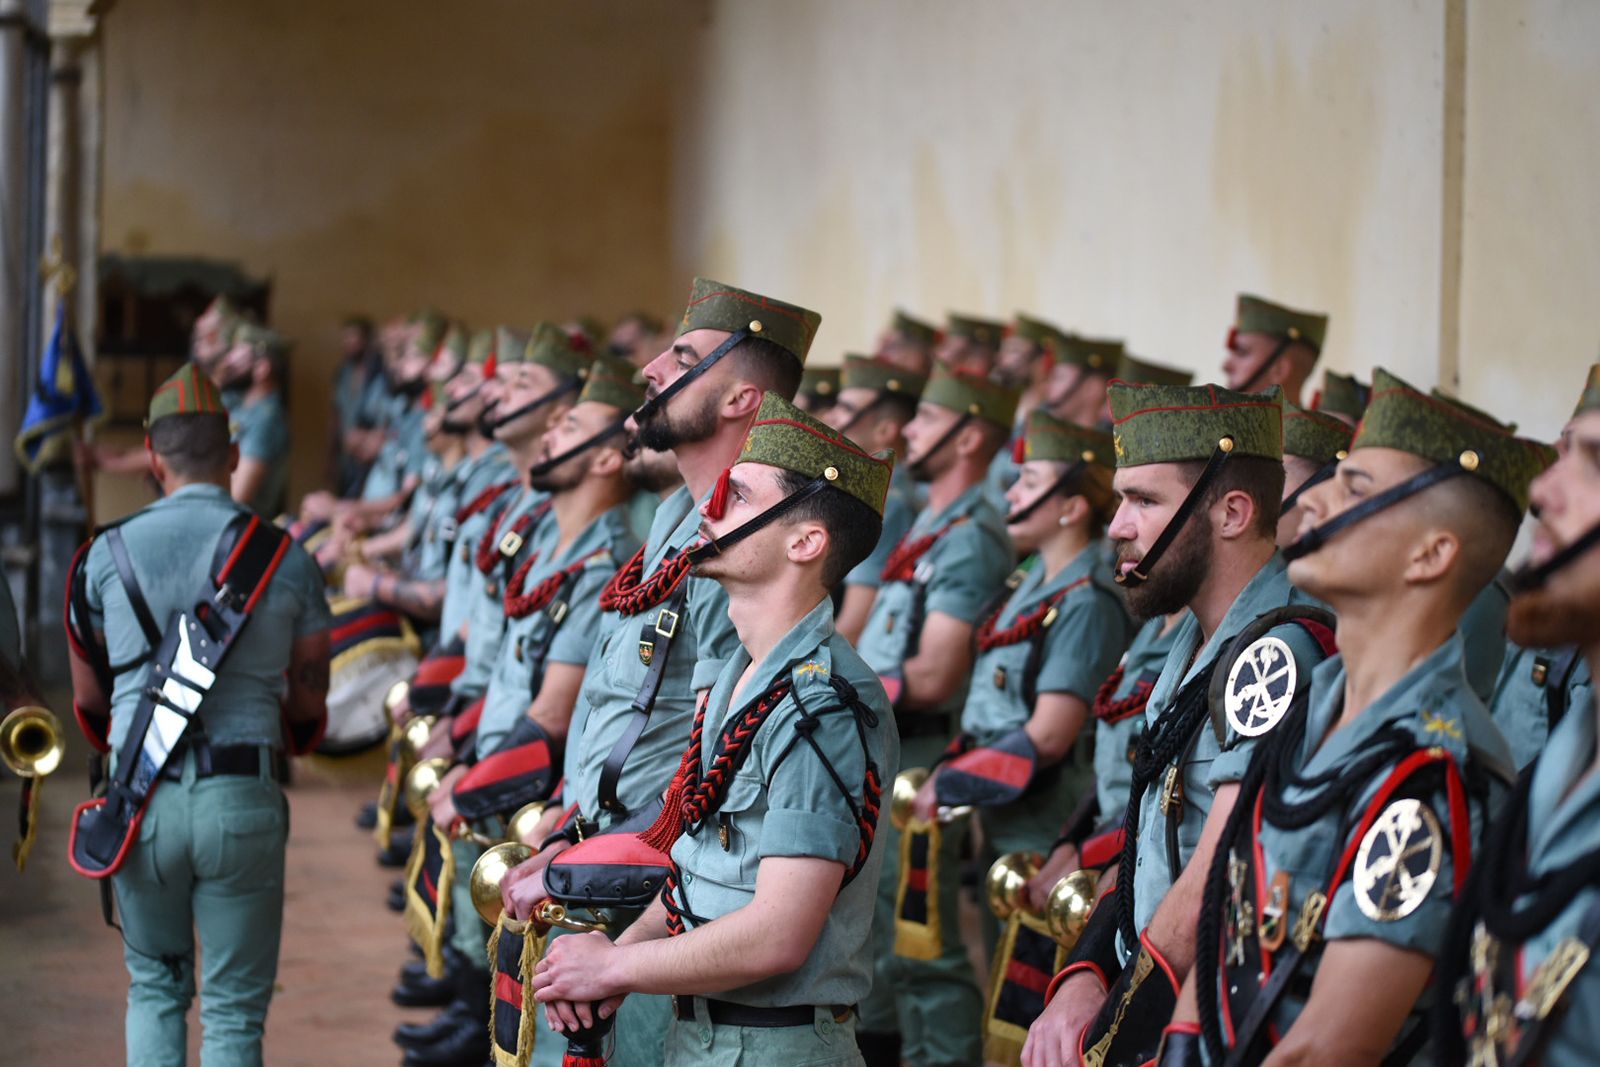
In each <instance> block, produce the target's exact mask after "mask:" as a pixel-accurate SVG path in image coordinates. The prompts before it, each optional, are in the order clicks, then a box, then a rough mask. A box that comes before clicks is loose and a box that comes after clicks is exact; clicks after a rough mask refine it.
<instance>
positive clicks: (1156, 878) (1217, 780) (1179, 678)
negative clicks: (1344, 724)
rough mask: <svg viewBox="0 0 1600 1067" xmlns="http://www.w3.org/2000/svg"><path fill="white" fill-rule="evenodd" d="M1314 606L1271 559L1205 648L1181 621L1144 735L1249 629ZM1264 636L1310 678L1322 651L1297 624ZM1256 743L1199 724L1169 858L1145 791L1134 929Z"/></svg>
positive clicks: (1146, 918)
mask: <svg viewBox="0 0 1600 1067" xmlns="http://www.w3.org/2000/svg"><path fill="white" fill-rule="evenodd" d="M1314 603H1315V602H1314V601H1312V600H1311V599H1310V598H1309V597H1307V596H1306V595H1305V594H1304V593H1301V592H1300V591H1299V590H1297V589H1296V588H1295V587H1294V586H1292V585H1290V584H1289V575H1288V571H1287V568H1286V566H1285V564H1284V562H1283V557H1281V556H1279V555H1276V554H1274V555H1273V557H1272V558H1271V559H1270V560H1268V561H1267V563H1266V564H1265V565H1264V566H1263V567H1262V568H1261V570H1259V571H1258V572H1256V575H1255V577H1253V578H1251V579H1250V581H1249V582H1248V583H1246V585H1245V587H1244V589H1243V590H1242V591H1241V592H1240V593H1239V596H1238V598H1237V599H1236V600H1234V602H1233V605H1232V606H1231V607H1230V608H1229V609H1228V611H1227V614H1225V615H1224V616H1223V618H1222V623H1221V625H1220V626H1218V627H1217V632H1216V633H1214V634H1212V635H1211V638H1210V640H1208V641H1206V642H1205V645H1204V647H1203V648H1202V647H1200V645H1201V635H1200V624H1199V623H1198V622H1197V621H1196V620H1195V617H1194V616H1193V615H1189V616H1187V617H1185V618H1184V620H1183V621H1182V622H1180V623H1179V624H1178V626H1177V630H1176V636H1175V637H1174V638H1173V642H1172V652H1171V654H1170V655H1169V656H1168V657H1167V662H1166V666H1165V667H1163V668H1162V671H1161V677H1160V678H1159V679H1158V680H1157V681H1156V686H1155V689H1154V690H1152V691H1151V694H1150V702H1149V704H1147V705H1146V706H1145V728H1146V729H1147V730H1148V729H1149V728H1150V727H1151V726H1152V725H1153V724H1154V723H1155V722H1156V721H1157V720H1158V719H1159V718H1160V717H1161V715H1163V714H1164V713H1166V712H1167V711H1168V710H1169V709H1170V708H1172V707H1173V706H1174V705H1175V704H1176V701H1177V698H1178V695H1179V693H1180V692H1181V691H1182V688H1183V686H1184V685H1185V684H1187V683H1188V682H1189V681H1191V680H1192V679H1194V678H1196V677H1197V676H1198V675H1199V674H1200V673H1201V672H1205V673H1207V674H1209V673H1210V671H1211V669H1212V667H1213V665H1215V664H1217V658H1218V657H1219V656H1220V655H1221V654H1222V650H1223V649H1224V648H1225V647H1227V646H1228V645H1229V644H1231V643H1232V641H1233V639H1234V638H1235V637H1237V636H1238V635H1239V634H1240V633H1241V632H1243V630H1244V628H1245V627H1246V626H1248V625H1250V624H1251V623H1252V622H1254V621H1255V620H1256V619H1257V618H1259V617H1260V616H1262V615H1264V614H1266V613H1267V612H1269V611H1271V610H1272V609H1274V608H1279V607H1283V606H1285V605H1288V604H1314ZM1266 636H1269V637H1275V638H1278V639H1279V640H1281V641H1283V642H1284V644H1286V645H1288V646H1289V652H1290V655H1292V656H1293V657H1294V661H1295V669H1296V673H1297V676H1298V678H1299V680H1300V683H1301V684H1304V683H1305V681H1306V679H1308V678H1310V676H1311V668H1312V667H1314V666H1315V665H1316V664H1318V663H1320V662H1321V661H1322V659H1323V654H1322V649H1321V646H1320V645H1318V644H1317V642H1316V641H1315V639H1313V638H1312V637H1311V635H1310V634H1308V633H1307V632H1306V631H1305V630H1304V629H1303V628H1302V627H1301V626H1299V625H1297V624H1295V623H1287V624H1285V625H1282V626H1278V627H1276V628H1274V629H1272V630H1269V631H1268V632H1267V634H1266ZM1197 649H1198V652H1197V651H1196V650H1197ZM1191 658H1192V659H1193V664H1192V665H1191V664H1190V660H1191ZM1219 669H1220V668H1219ZM1258 741H1259V738H1251V737H1241V736H1239V735H1238V734H1236V733H1235V732H1234V730H1233V728H1232V727H1231V726H1227V725H1226V721H1225V720H1224V735H1223V738H1222V739H1221V740H1220V741H1219V740H1218V738H1217V735H1216V732H1215V731H1214V730H1213V728H1212V726H1211V723H1210V722H1209V721H1207V722H1205V723H1202V724H1201V725H1200V727H1199V730H1198V732H1197V734H1196V737H1195V740H1194V743H1193V744H1192V745H1191V746H1190V747H1189V749H1188V750H1187V753H1188V754H1187V757H1186V758H1185V760H1184V763H1183V773H1182V781H1183V809H1182V817H1181V819H1180V821H1179V823H1178V828H1177V829H1178V832H1177V852H1176V855H1172V854H1169V852H1170V850H1169V847H1168V833H1167V818H1168V816H1167V815H1165V814H1163V813H1162V811H1161V786H1162V783H1161V782H1160V781H1157V782H1154V783H1152V784H1151V785H1149V786H1148V787H1147V788H1146V791H1145V795H1144V798H1143V801H1142V803H1141V804H1140V808H1139V842H1138V859H1137V862H1136V864H1135V867H1134V880H1133V909H1134V923H1135V925H1136V926H1137V927H1138V928H1139V929H1141V930H1142V929H1144V928H1145V927H1146V926H1147V925H1149V923H1150V919H1151V917H1152V916H1154V915H1155V912H1156V906H1157V905H1159V904H1160V903H1161V898H1162V897H1164V896H1166V893H1167V890H1168V889H1170V888H1172V883H1173V882H1174V881H1176V880H1177V876H1178V875H1179V874H1180V873H1182V871H1183V867H1184V865H1185V864H1187V863H1188V862H1189V857H1190V856H1192V855H1194V850H1195V848H1196V847H1197V846H1198V845H1199V843H1200V831H1201V830H1202V828H1203V827H1204V826H1205V821H1206V816H1207V815H1208V814H1210V812H1211V801H1212V798H1213V797H1215V796H1216V792H1217V788H1218V787H1219V786H1221V785H1224V784H1226V783H1228V782H1237V781H1239V780H1240V779H1241V778H1243V777H1244V774H1245V770H1246V769H1247V768H1248V767H1249V765H1250V757H1251V756H1252V755H1254V754H1255V750H1256V747H1257V742H1258Z"/></svg>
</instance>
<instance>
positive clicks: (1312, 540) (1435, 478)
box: [1283, 463, 1467, 561]
mask: <svg viewBox="0 0 1600 1067" xmlns="http://www.w3.org/2000/svg"><path fill="white" fill-rule="evenodd" d="M1466 473H1467V469H1466V468H1465V467H1463V466H1461V464H1459V463H1440V464H1438V465H1436V466H1433V467H1429V468H1428V469H1427V470H1425V471H1423V472H1422V473H1421V474H1417V475H1413V476H1412V477H1410V478H1407V479H1406V480H1405V481H1403V482H1401V483H1400V484H1399V485H1396V486H1391V487H1390V488H1388V489H1385V490H1384V491H1383V492H1381V493H1379V494H1378V495H1377V496H1374V497H1368V498H1367V499H1366V500H1363V501H1362V502H1361V503H1359V504H1357V505H1356V506H1355V507H1352V508H1349V509H1348V510H1346V511H1341V512H1340V513H1339V514H1337V515H1335V516H1334V517H1333V518H1331V519H1329V520H1328V521H1327V522H1325V523H1323V524H1322V525H1320V526H1317V527H1315V528H1313V529H1311V530H1309V531H1307V532H1306V533H1305V534H1304V535H1303V536H1301V537H1300V539H1299V540H1297V541H1295V542H1294V543H1293V544H1292V545H1289V546H1288V547H1287V548H1285V549H1284V550H1283V558H1284V559H1286V560H1290V561H1293V560H1297V559H1300V558H1302V557H1304V556H1309V555H1310V554H1311V553H1313V552H1315V551H1317V549H1319V548H1321V547H1322V546H1323V545H1325V544H1327V543H1328V541H1329V540H1331V539H1332V538H1333V537H1334V535H1335V534H1338V533H1339V532H1340V531H1342V530H1346V529H1348V528H1350V527H1351V526H1354V525H1355V524H1356V523H1358V522H1361V521H1363V520H1364V519H1370V518H1371V517H1372V516H1374V515H1376V514H1377V513H1378V512H1380V511H1382V510H1383V509H1385V508H1388V507H1393V506H1394V505H1395V504H1398V503H1400V501H1402V500H1405V499H1408V498H1409V497H1413V496H1416V495H1417V494H1418V493H1420V492H1422V491H1423V490H1424V489H1431V488H1432V487H1433V486H1436V485H1438V484H1439V483H1440V482H1444V481H1449V480H1450V479H1451V478H1457V477H1460V476H1461V475H1464V474H1466Z"/></svg>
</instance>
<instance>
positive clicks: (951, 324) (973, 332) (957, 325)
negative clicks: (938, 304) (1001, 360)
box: [944, 311, 1006, 348]
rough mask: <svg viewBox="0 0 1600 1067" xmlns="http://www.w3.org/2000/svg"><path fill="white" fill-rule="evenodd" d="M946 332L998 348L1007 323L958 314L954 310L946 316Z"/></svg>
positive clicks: (974, 342)
mask: <svg viewBox="0 0 1600 1067" xmlns="http://www.w3.org/2000/svg"><path fill="white" fill-rule="evenodd" d="M944 332H945V334H946V335H948V336H951V337H962V338H965V339H966V340H968V341H971V342H972V343H973V344H976V345H983V346H984V347H985V348H996V347H998V346H999V344H1000V339H1001V338H1002V337H1004V336H1005V334H1006V324H1005V323H1003V322H995V321H994V320H993V319H980V318H978V317H976V316H974V315H958V314H956V313H955V312H953V311H952V312H950V313H949V314H948V315H946V316H945V327H944Z"/></svg>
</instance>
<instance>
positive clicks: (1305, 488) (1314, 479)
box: [1278, 452, 1344, 515]
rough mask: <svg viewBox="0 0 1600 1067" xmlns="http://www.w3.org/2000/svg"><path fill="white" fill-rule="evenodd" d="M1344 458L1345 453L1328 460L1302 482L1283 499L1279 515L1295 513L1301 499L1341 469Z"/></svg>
mask: <svg viewBox="0 0 1600 1067" xmlns="http://www.w3.org/2000/svg"><path fill="white" fill-rule="evenodd" d="M1343 458H1344V453H1343V452H1341V453H1339V455H1337V456H1335V457H1333V458H1332V459H1330V460H1328V462H1326V463H1324V464H1323V465H1322V466H1320V467H1318V468H1317V469H1316V472H1315V473H1313V474H1312V475H1311V477H1309V478H1307V479H1306V480H1305V481H1303V482H1301V483H1300V484H1299V486H1297V487H1296V488H1295V491H1294V492H1292V493H1290V494H1289V495H1288V496H1286V497H1284V498H1283V506H1282V507H1281V508H1279V509H1278V514H1280V515H1286V514H1288V513H1289V512H1290V511H1293V510H1294V506H1295V505H1296V504H1298V503H1300V498H1301V497H1302V496H1303V495H1305V494H1306V493H1307V492H1309V491H1310V490H1312V489H1315V488H1316V487H1317V486H1319V485H1321V484H1322V483H1323V482H1325V481H1327V480H1328V479H1329V478H1332V477H1333V472H1334V471H1336V470H1338V469H1339V461H1340V460H1341V459H1343Z"/></svg>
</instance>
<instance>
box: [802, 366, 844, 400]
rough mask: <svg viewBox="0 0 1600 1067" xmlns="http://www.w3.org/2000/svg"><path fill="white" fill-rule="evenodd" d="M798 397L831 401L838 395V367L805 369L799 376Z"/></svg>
mask: <svg viewBox="0 0 1600 1067" xmlns="http://www.w3.org/2000/svg"><path fill="white" fill-rule="evenodd" d="M800 395H802V396H815V397H821V398H822V399H823V400H832V399H833V398H834V397H836V396H838V395H839V368H838V367H807V368H806V369H805V373H804V374H802V375H800Z"/></svg>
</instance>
